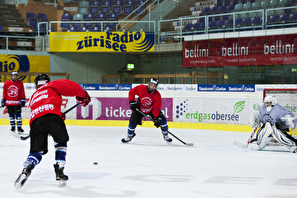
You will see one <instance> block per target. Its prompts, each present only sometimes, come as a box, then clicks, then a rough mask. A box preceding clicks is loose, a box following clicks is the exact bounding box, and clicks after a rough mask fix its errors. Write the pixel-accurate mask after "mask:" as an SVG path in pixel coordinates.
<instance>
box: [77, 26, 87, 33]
mask: <svg viewBox="0 0 297 198" xmlns="http://www.w3.org/2000/svg"><path fill="white" fill-rule="evenodd" d="M88 31H89V28H87V27H85V26H83V27H80V28H78V32H88Z"/></svg>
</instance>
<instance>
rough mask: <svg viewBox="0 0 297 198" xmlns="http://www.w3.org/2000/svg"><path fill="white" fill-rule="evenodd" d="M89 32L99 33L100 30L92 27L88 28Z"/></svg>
mask: <svg viewBox="0 0 297 198" xmlns="http://www.w3.org/2000/svg"><path fill="white" fill-rule="evenodd" d="M89 31H90V32H100V31H101V29H100V28H99V27H97V26H94V27H92V28H90V29H89Z"/></svg>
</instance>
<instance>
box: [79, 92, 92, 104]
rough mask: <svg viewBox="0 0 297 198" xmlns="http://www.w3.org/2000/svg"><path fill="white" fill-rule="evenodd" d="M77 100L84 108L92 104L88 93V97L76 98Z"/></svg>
mask: <svg viewBox="0 0 297 198" xmlns="http://www.w3.org/2000/svg"><path fill="white" fill-rule="evenodd" d="M76 100H78V103H79V104H80V105H82V106H83V107H85V106H87V105H88V104H89V103H90V102H91V97H90V95H89V94H88V92H86V95H85V96H84V97H82V98H81V97H78V96H76Z"/></svg>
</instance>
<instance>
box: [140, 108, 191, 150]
mask: <svg viewBox="0 0 297 198" xmlns="http://www.w3.org/2000/svg"><path fill="white" fill-rule="evenodd" d="M136 111H138V112H139V113H141V114H142V115H143V116H144V117H146V118H148V119H150V120H151V121H153V122H155V121H154V120H153V119H152V118H151V117H150V116H149V115H146V114H145V113H143V112H142V111H141V110H139V109H136ZM161 129H162V130H163V131H167V132H168V133H169V134H170V135H172V136H173V137H175V139H177V140H179V141H180V142H181V143H183V144H184V145H186V146H194V144H193V143H186V142H184V141H182V140H181V139H179V138H178V137H176V136H175V135H174V134H173V133H171V132H170V131H168V130H166V129H164V128H162V127H161Z"/></svg>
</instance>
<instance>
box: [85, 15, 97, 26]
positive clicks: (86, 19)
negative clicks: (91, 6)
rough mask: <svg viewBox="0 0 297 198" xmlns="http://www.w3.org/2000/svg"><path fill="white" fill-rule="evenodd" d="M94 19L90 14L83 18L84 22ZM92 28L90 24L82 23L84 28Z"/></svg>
mask: <svg viewBox="0 0 297 198" xmlns="http://www.w3.org/2000/svg"><path fill="white" fill-rule="evenodd" d="M94 19H95V17H94V15H93V14H91V13H89V14H86V15H85V16H84V21H94ZM92 26H93V24H92V23H84V27H86V28H90V27H92Z"/></svg>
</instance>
